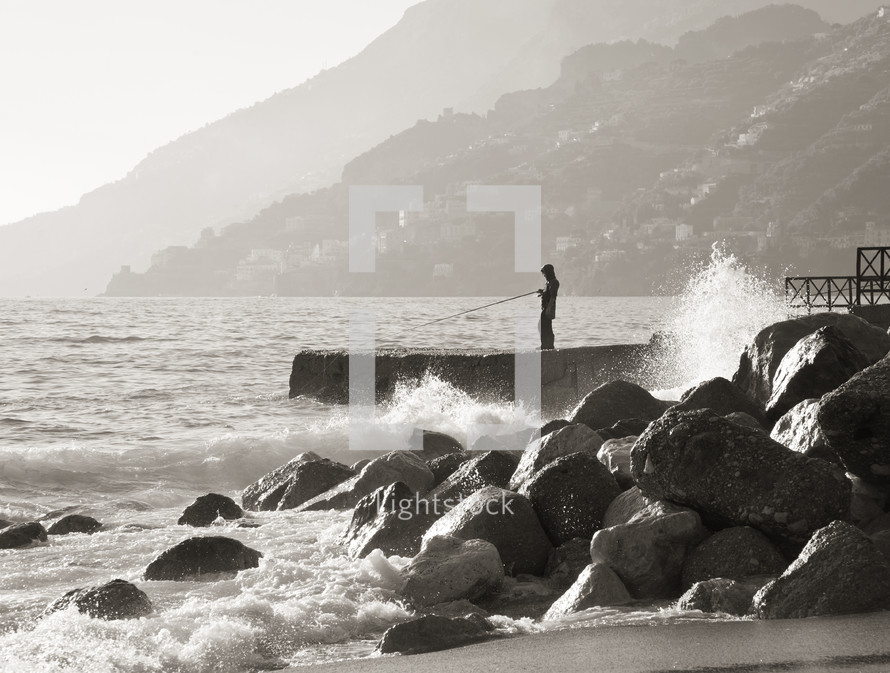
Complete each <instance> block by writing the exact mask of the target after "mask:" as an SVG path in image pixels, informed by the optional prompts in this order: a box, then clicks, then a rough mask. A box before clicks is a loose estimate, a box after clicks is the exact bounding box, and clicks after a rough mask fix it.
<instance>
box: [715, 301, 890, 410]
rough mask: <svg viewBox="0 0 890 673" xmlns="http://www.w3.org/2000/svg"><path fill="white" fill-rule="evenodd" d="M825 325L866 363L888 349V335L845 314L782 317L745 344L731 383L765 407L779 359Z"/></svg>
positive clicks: (882, 355) (889, 339) (889, 337)
mask: <svg viewBox="0 0 890 673" xmlns="http://www.w3.org/2000/svg"><path fill="white" fill-rule="evenodd" d="M826 325H832V326H833V327H836V328H837V329H838V330H840V332H841V333H843V335H844V336H845V337H846V338H847V339H849V340H850V341H851V342H853V345H854V346H856V348H857V349H859V351H860V352H862V353H863V354H864V355H865V356H866V357H867V358H868V360H869V362H877V361H878V360H880V359H881V358H882V357H884V356H885V355H886V354H887V353H888V352H890V335H888V334H887V333H886V332H884V330H882V329H880V328H878V327H875V326H874V325H872V324H871V323H870V322H868V321H866V320H863V319H862V318H859V317H858V316H855V315H850V314H847V313H816V314H814V315H807V316H802V317H800V318H794V319H792V320H783V321H782V322H777V323H774V324H772V325H770V326H769V327H766V328H764V329H763V330H761V331H760V333H759V334H758V335H757V336H756V337H754V341H753V342H752V343H750V344H749V345H748V346H746V347H745V351H744V352H743V353H742V356H741V358H740V361H739V367H738V369H737V370H736V372H735V374H734V375H733V377H732V382H733V383H735V384H736V385H738V386H739V387H740V388H741V389H742V390H744V391H745V392H746V393H747V394H748V395H749V396H750V397H751V398H752V399H754V400H755V401H757V402H759V403H760V404H763V405H764V406H766V403H767V402H768V401H769V398H770V396H771V395H772V393H773V375H774V374H775V373H776V370H777V369H778V368H779V363H780V362H781V361H782V358H783V357H785V354H786V353H787V352H788V351H789V350H791V348H792V347H794V345H795V344H796V343H797V342H798V341H800V340H801V339H803V338H804V337H805V336H807V335H808V334H812V333H813V332H815V331H816V330H817V329H819V328H820V327H824V326H826ZM807 397H812V395H807Z"/></svg>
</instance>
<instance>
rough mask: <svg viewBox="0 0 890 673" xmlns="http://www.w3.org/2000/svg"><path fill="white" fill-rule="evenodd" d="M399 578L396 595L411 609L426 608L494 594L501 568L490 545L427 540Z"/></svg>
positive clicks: (501, 577) (441, 538)
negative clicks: (399, 584) (412, 606)
mask: <svg viewBox="0 0 890 673" xmlns="http://www.w3.org/2000/svg"><path fill="white" fill-rule="evenodd" d="M402 577H403V578H404V580H403V583H402V586H401V588H400V590H399V593H401V594H402V595H403V596H405V597H406V598H408V599H409V600H410V601H411V602H412V603H414V604H415V605H418V606H428V605H435V604H437V603H444V602H447V601H456V600H461V599H466V600H470V601H472V600H476V599H478V598H481V597H482V596H485V595H486V594H489V593H491V592H493V591H496V590H497V589H499V588H500V587H501V585H502V584H503V581H504V566H503V563H502V562H501V557H500V555H499V554H498V550H497V548H496V547H495V546H494V545H493V544H491V543H490V542H486V541H485V540H461V539H458V538H454V537H448V536H431V537H429V538H426V539H425V540H424V543H423V547H422V548H421V550H420V553H419V554H417V556H415V557H414V559H413V560H412V561H411V563H409V564H408V565H407V566H406V567H405V568H404V570H402Z"/></svg>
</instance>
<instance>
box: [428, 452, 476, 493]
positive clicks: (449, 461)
mask: <svg viewBox="0 0 890 673" xmlns="http://www.w3.org/2000/svg"><path fill="white" fill-rule="evenodd" d="M473 457H474V456H473V455H472V454H470V453H446V454H445V455H444V456H439V457H438V458H434V459H433V460H431V461H430V462H429V466H430V470H431V471H432V473H433V488H435V487H436V486H438V485H439V484H441V483H442V482H443V481H445V480H446V479H447V478H448V477H450V476H451V475H452V474H454V473H455V472H456V471H457V468H459V467H460V466H461V465H463V464H464V463H466V462H467V461H469V460H471V459H472V458H473Z"/></svg>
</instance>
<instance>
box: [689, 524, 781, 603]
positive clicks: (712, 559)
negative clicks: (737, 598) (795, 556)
mask: <svg viewBox="0 0 890 673" xmlns="http://www.w3.org/2000/svg"><path fill="white" fill-rule="evenodd" d="M787 566H788V563H787V562H786V561H785V558H784V557H783V556H782V554H781V553H780V552H779V550H778V549H776V547H775V545H773V543H772V542H770V541H769V539H768V538H767V537H766V536H765V535H764V534H763V533H761V532H759V531H756V530H754V529H753V528H749V527H748V526H737V527H733V528H724V529H723V530H721V531H717V532H716V533H714V534H713V535H712V536H711V537H709V538H708V539H707V540H705V541H704V542H702V543H701V544H700V545H698V547H696V548H695V549H693V550H692V551H691V552H690V554H689V556H688V557H687V558H686V562H685V563H684V564H683V575H682V587H683V590H684V591H685V590H687V589H689V588H690V587H691V586H692V585H693V584H696V583H697V582H703V581H705V580H710V579H714V578H717V577H722V578H724V579H729V580H740V579H743V578H745V577H750V576H752V575H773V576H775V575H779V574H780V573H782V572H783V571H784V570H785V568H786V567H787ZM758 588H759V587H758ZM751 595H752V596H753V595H754V594H753V592H752V594H751ZM749 603H750V600H749Z"/></svg>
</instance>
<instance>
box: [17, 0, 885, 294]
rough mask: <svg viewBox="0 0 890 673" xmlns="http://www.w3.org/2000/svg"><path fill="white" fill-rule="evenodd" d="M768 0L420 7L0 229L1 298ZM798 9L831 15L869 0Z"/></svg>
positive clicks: (146, 250)
mask: <svg viewBox="0 0 890 673" xmlns="http://www.w3.org/2000/svg"><path fill="white" fill-rule="evenodd" d="M767 4H768V3H767V2H764V1H761V0H725V1H723V2H715V1H714V0H426V2H423V3H421V4H420V5H418V6H416V7H414V8H412V9H410V10H409V11H408V12H406V14H405V16H404V18H403V19H402V21H401V22H400V23H399V24H398V25H397V26H396V27H394V28H393V29H392V30H390V31H388V32H387V33H385V34H384V35H382V36H381V37H380V38H379V39H378V40H376V41H375V42H374V43H372V44H371V45H369V46H368V47H367V48H366V49H365V50H364V51H363V52H362V53H361V54H360V55H359V56H357V57H355V58H354V59H352V60H350V61H348V62H346V63H344V64H343V65H341V66H339V67H337V68H334V69H332V70H329V71H326V72H324V73H322V74H320V75H319V76H317V77H315V78H313V79H312V80H310V81H308V82H306V83H305V84H303V85H301V86H299V87H296V88H295V89H291V90H288V91H285V92H282V93H280V94H278V95H276V96H273V97H272V98H270V99H269V100H267V101H264V102H262V103H259V104H257V105H255V106H253V107H251V108H249V109H245V110H240V111H238V112H236V113H234V114H232V115H230V116H229V117H226V118H225V119H223V120H220V121H218V122H215V123H213V124H209V125H208V126H206V127H204V128H203V129H200V130H199V131H196V132H194V133H191V134H188V135H186V136H184V137H182V138H180V139H178V140H176V141H174V142H172V143H170V144H169V145H167V146H165V147H163V148H160V149H159V150H156V151H155V152H153V153H152V154H151V155H149V157H147V158H146V159H145V160H144V161H143V162H141V163H140V164H139V165H138V166H137V167H136V168H135V169H134V170H133V171H132V172H131V173H130V174H129V175H128V176H126V177H125V178H124V179H122V180H121V181H119V182H116V183H113V184H110V185H106V186H104V187H102V188H100V189H98V190H96V191H94V192H92V193H90V194H87V195H86V196H84V197H83V199H82V200H81V202H80V203H79V204H78V205H77V206H74V207H70V208H66V209H63V210H61V211H58V212H56V213H50V214H43V215H39V216H35V217H33V218H29V219H28V220H25V221H23V222H20V223H17V224H14V225H8V226H6V227H2V228H0V295H3V294H7V295H8V294H25V293H28V294H62V295H65V294H82V293H83V292H87V293H89V294H93V293H95V292H97V291H99V290H100V289H101V288H102V287H103V286H104V285H105V282H106V281H107V279H108V278H109V276H110V275H111V273H112V272H113V271H114V270H115V269H116V268H117V267H118V266H120V265H121V264H132V265H134V266H136V267H137V268H138V267H142V266H144V265H145V264H146V262H147V260H148V258H149V255H150V253H151V251H153V250H157V249H159V248H161V247H163V246H165V245H170V244H174V245H175V244H188V243H191V242H193V241H194V240H195V239H196V238H197V236H198V233H199V232H200V231H201V230H202V229H204V228H205V227H207V226H216V225H219V224H221V223H225V222H232V221H236V220H239V219H243V218H245V217H247V216H249V215H250V214H253V213H256V212H257V211H258V210H259V209H260V208H262V207H263V206H265V205H267V204H269V203H271V202H273V201H274V200H275V199H278V198H281V197H282V196H284V195H285V194H288V193H292V192H298V191H301V190H306V189H311V188H315V187H319V186H322V185H325V184H330V183H331V182H333V181H334V179H335V175H336V172H337V171H339V170H340V167H342V166H343V165H344V164H345V163H346V162H347V161H348V160H349V159H350V158H352V157H354V156H356V155H358V154H360V153H362V152H364V151H365V150H367V149H369V148H371V147H373V146H374V145H376V144H377V143H378V142H380V141H381V140H383V139H384V138H385V137H386V136H387V135H389V134H393V133H397V132H399V131H400V130H401V129H404V128H408V127H410V126H412V125H413V124H414V122H415V121H416V120H417V119H419V118H420V119H423V118H429V117H433V116H435V115H437V114H438V113H439V112H440V111H441V109H442V108H443V107H446V106H447V107H450V106H455V105H457V107H458V108H459V109H463V110H479V111H484V110H486V109H488V107H490V106H491V105H492V104H493V103H494V101H495V100H496V99H497V97H498V96H499V95H501V94H503V93H506V92H507V91H511V90H515V89H524V88H535V87H540V86H545V85H548V84H549V83H550V82H552V81H553V80H554V79H556V78H557V77H558V76H559V67H560V62H561V60H562V58H563V57H565V56H567V55H568V54H569V53H571V51H573V50H574V49H575V48H577V47H580V46H582V45H585V44H589V43H592V42H596V41H603V42H611V41H614V40H617V39H619V38H622V37H631V38H640V37H649V38H652V39H657V40H664V41H673V40H676V39H677V38H679V36H680V35H682V34H683V33H685V32H687V31H689V30H694V29H699V28H702V27H704V26H706V25H707V24H708V23H709V22H710V21H712V20H713V19H715V18H717V17H719V16H722V15H724V14H726V13H738V12H741V11H743V10H744V9H749V8H755V7H762V6H764V5H767ZM801 4H803V5H804V6H807V7H813V6H819V7H821V8H822V9H823V10H825V11H828V10H831V12H832V14H831V15H830V18H832V19H837V18H846V16H850V15H852V13H853V12H854V11H855V9H854V8H855V7H859V6H860V5H864V4H867V5H868V6H869V7H871V4H872V3H871V2H870V0H869V2H867V3H864V2H863V0H845V2H844V3H834V4H832V3H826V2H825V1H823V0H802V1H801ZM628 114H630V115H632V114H634V111H632V110H631V111H629V112H628ZM676 121H677V123H686V125H687V126H690V127H691V126H692V124H691V123H690V122H688V121H687V122H683V120H676ZM656 126H657V124H656ZM693 130H694V129H693ZM668 131H670V129H668Z"/></svg>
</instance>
